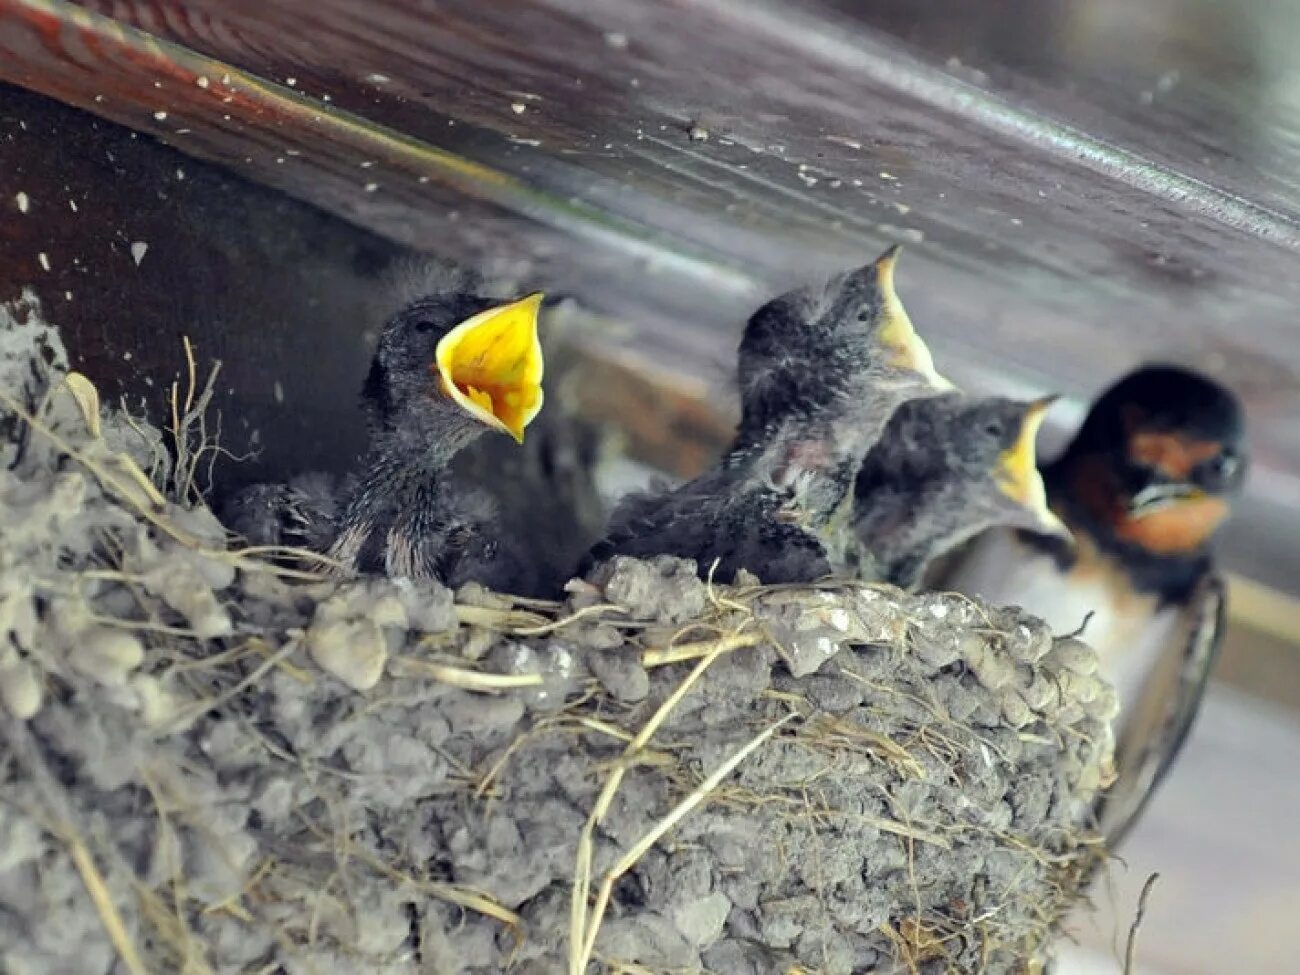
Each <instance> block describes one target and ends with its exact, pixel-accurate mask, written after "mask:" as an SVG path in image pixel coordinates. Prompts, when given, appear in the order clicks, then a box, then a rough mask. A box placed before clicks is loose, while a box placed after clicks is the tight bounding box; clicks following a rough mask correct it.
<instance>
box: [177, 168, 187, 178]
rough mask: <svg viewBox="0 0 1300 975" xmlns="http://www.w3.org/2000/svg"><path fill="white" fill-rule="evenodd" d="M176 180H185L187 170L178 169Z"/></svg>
mask: <svg viewBox="0 0 1300 975" xmlns="http://www.w3.org/2000/svg"><path fill="white" fill-rule="evenodd" d="M176 178H177V179H178V180H181V179H184V178H185V170H183V169H179V168H178V169H177V170H176Z"/></svg>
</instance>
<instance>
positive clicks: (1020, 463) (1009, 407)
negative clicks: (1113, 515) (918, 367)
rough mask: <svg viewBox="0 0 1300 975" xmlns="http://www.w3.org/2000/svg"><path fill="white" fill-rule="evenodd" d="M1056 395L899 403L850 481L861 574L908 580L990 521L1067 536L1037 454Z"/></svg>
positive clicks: (903, 583)
mask: <svg viewBox="0 0 1300 975" xmlns="http://www.w3.org/2000/svg"><path fill="white" fill-rule="evenodd" d="M1055 399H1056V397H1054V396H1048V397H1044V398H1043V399H1039V400H1034V401H1033V402H1031V403H1025V402H1018V401H1016V400H1010V399H1004V398H1002V397H1000V396H991V397H988V398H979V399H977V398H972V397H967V396H963V395H961V394H958V393H950V394H948V395H945V396H936V397H932V398H928V399H916V400H912V401H911V402H908V403H904V404H903V405H902V406H900V407H899V408H898V410H897V411H896V412H895V413H894V415H893V417H892V418H891V419H890V421H889V424H888V426H886V427H885V430H884V432H883V433H882V434H881V437H880V441H879V443H877V444H876V445H875V446H874V447H873V448H871V451H870V453H868V454H867V458H866V460H865V461H864V462H863V464H862V469H861V470H860V471H859V472H858V477H857V482H856V483H855V485H854V510H853V530H854V533H855V534H856V535H857V538H858V542H859V546H860V550H861V553H862V562H861V564H860V565H859V573H860V574H861V575H862V577H863V578H866V579H869V580H872V581H882V582H890V583H893V584H894V585H896V586H900V587H902V588H904V589H912V588H914V587H915V586H916V585H917V584H918V583H919V582H920V581H921V578H922V576H923V574H924V572H925V569H926V567H927V566H929V564H930V563H931V561H932V560H934V559H936V558H938V557H939V556H941V555H943V554H945V553H946V552H949V551H952V550H953V549H954V548H956V547H957V546H959V545H961V544H962V543H963V542H965V541H966V540H968V539H970V538H973V537H974V536H975V535H977V534H979V533H980V532H982V531H984V530H985V529H988V528H991V527H993V526H994V525H1007V526H1009V527H1014V528H1024V529H1028V530H1030V531H1035V532H1040V533H1043V534H1049V535H1055V536H1058V537H1060V538H1063V539H1068V538H1069V537H1070V536H1069V532H1068V530H1067V529H1066V528H1065V526H1064V525H1063V524H1062V522H1061V520H1060V519H1059V518H1057V517H1056V515H1055V514H1053V513H1052V511H1051V509H1049V508H1048V507H1047V494H1046V491H1045V489H1044V487H1043V479H1042V476H1041V475H1040V474H1039V473H1038V467H1037V465H1036V462H1035V454H1034V440H1035V438H1036V437H1037V435H1038V428H1039V427H1040V426H1041V425H1042V422H1043V418H1044V416H1045V415H1046V414H1047V410H1048V408H1049V407H1050V406H1051V404H1052V403H1053V401H1054V400H1055Z"/></svg>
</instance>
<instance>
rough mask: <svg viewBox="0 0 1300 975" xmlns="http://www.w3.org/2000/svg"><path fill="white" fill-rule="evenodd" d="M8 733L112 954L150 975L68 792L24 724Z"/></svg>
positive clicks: (136, 972) (137, 974) (133, 973)
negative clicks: (80, 827) (76, 817)
mask: <svg viewBox="0 0 1300 975" xmlns="http://www.w3.org/2000/svg"><path fill="white" fill-rule="evenodd" d="M6 731H7V732H8V734H9V740H10V741H11V742H13V744H14V753H15V755H16V756H17V758H18V761H19V762H20V763H21V764H22V765H23V767H24V768H25V769H26V770H27V774H28V775H29V776H31V779H32V781H33V782H34V783H35V784H36V787H37V789H38V790H39V792H40V794H41V798H42V800H43V802H44V804H45V806H46V810H45V812H46V815H47V816H48V817H49V818H50V820H51V821H52V822H51V823H50V825H49V826H48V827H47V828H48V829H49V831H50V832H51V833H53V834H54V835H55V836H56V837H57V838H58V839H59V841H60V842H62V843H63V845H64V846H66V847H67V849H68V855H69V857H71V859H72V863H73V865H74V866H75V867H76V868H77V873H79V874H80V875H81V882H82V883H83V884H84V885H85V887H86V893H88V894H89V895H90V900H91V902H92V903H93V904H94V905H95V911H96V912H97V913H98V914H99V921H100V923H101V924H102V925H103V926H104V931H105V932H106V933H107V934H108V940H109V941H110V942H111V943H112V945H113V950H114V951H116V952H117V955H118V957H119V958H121V959H122V965H123V967H125V968H126V970H127V972H129V973H130V975H149V970H148V969H147V968H146V967H145V964H144V960H143V959H142V958H141V957H140V951H139V949H138V948H136V946H135V942H134V941H132V940H131V935H130V933H129V932H128V931H127V928H126V925H125V924H124V923H123V921H122V915H121V914H120V913H119V912H118V910H117V906H116V905H115V904H114V903H113V895H112V894H111V893H110V892H109V889H108V884H107V883H105V882H104V875H103V874H102V873H100V872H99V867H97V866H96V865H95V859H94V857H92V856H91V855H90V850H89V849H88V848H87V847H86V842H85V840H83V839H82V838H81V834H80V833H78V832H77V828H76V826H75V824H74V821H73V813H72V812H71V809H70V805H71V804H70V802H69V800H68V794H67V790H66V789H65V788H64V786H63V784H62V783H61V782H59V780H58V779H57V778H56V777H55V776H54V773H53V772H51V771H50V769H49V768H48V767H47V766H46V764H45V760H44V758H42V757H41V754H40V751H39V749H38V747H37V745H36V742H35V741H34V740H33V737H32V734H31V732H30V731H29V730H28V728H27V725H26V724H25V723H24V722H22V721H18V720H17V719H14V720H11V721H10V722H9V724H8V727H7V728H6Z"/></svg>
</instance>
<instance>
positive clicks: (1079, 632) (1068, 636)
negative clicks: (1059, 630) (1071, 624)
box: [1061, 609, 1097, 640]
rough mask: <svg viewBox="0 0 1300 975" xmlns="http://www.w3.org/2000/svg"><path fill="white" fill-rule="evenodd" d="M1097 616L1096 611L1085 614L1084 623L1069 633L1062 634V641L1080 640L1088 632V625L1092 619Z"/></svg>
mask: <svg viewBox="0 0 1300 975" xmlns="http://www.w3.org/2000/svg"><path fill="white" fill-rule="evenodd" d="M1096 615H1097V614H1096V612H1095V611H1094V610H1091V609H1090V610H1088V612H1086V613H1084V614H1083V622H1082V623H1080V624H1079V626H1078V628H1076V629H1074V630H1071V631H1070V632H1069V633H1063V634H1061V639H1062V640H1078V639H1079V638H1080V637H1082V636H1083V634H1084V633H1085V632H1086V631H1087V629H1088V624H1089V623H1091V622H1092V618H1093V617H1094V616H1096Z"/></svg>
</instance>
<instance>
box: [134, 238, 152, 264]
mask: <svg viewBox="0 0 1300 975" xmlns="http://www.w3.org/2000/svg"><path fill="white" fill-rule="evenodd" d="M147 253H149V245H148V244H146V243H145V242H144V241H143V240H137V241H136V242H135V243H133V244H132V245H131V259H132V260H133V261H135V266H136V267H139V266H140V262H141V261H143V260H144V256H145V254H147Z"/></svg>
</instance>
